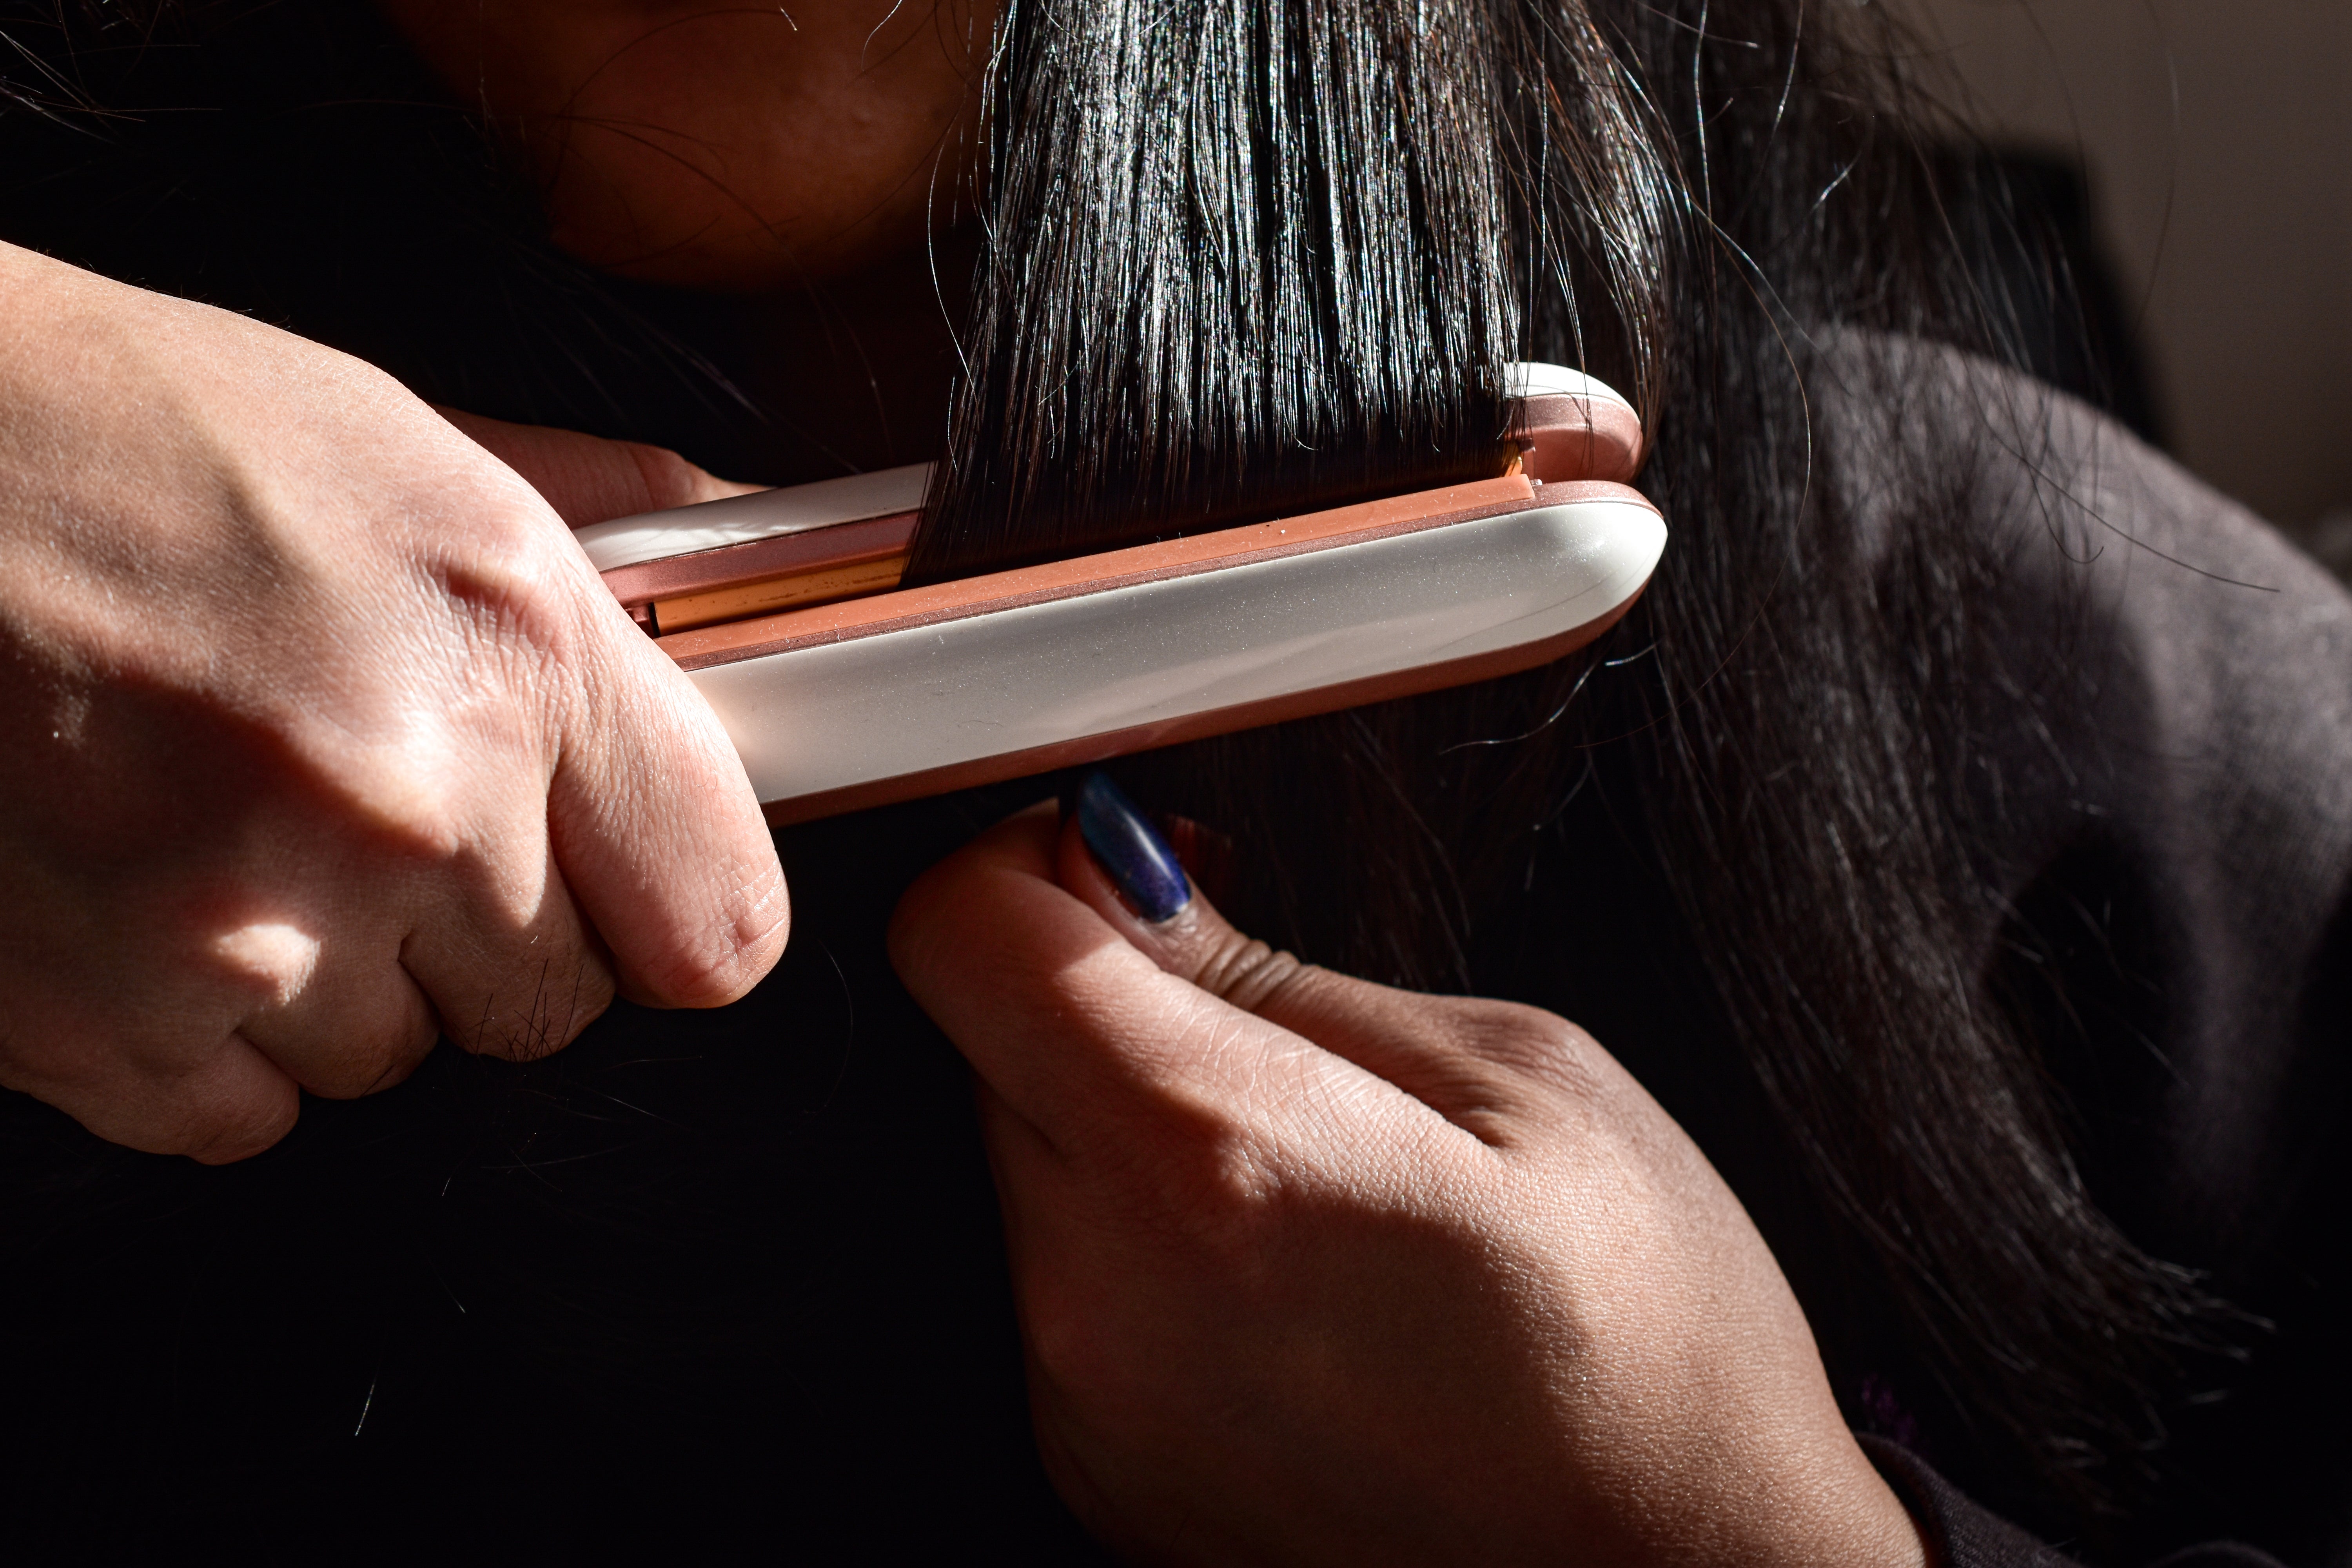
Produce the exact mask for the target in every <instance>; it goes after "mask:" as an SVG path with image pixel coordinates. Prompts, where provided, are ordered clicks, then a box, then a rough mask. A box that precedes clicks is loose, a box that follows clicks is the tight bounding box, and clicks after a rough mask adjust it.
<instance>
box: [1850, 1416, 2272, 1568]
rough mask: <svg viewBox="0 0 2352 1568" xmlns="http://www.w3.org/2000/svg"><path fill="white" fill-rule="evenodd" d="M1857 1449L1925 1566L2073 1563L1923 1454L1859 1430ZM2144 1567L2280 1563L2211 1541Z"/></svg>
mask: <svg viewBox="0 0 2352 1568" xmlns="http://www.w3.org/2000/svg"><path fill="white" fill-rule="evenodd" d="M1861 1441H1862V1448H1863V1452H1864V1453H1865V1454H1868V1455H1869V1456H1870V1462H1871V1463H1872V1464H1874V1465H1876V1466H1877V1467H1878V1473H1879V1474H1880V1475H1882V1476H1884V1477H1885V1478H1886V1484H1887V1485H1889V1486H1891V1487H1893V1488H1894V1489H1895V1495H1896V1496H1897V1497H1899V1498H1901V1499H1902V1500H1903V1506H1904V1507H1906V1508H1907V1509H1909V1510H1911V1518H1912V1521H1913V1522H1915V1523H1916V1524H1917V1525H1918V1527H1919V1538H1920V1540H1921V1541H1922V1542H1924V1543H1925V1544H1926V1546H1927V1562H1928V1563H1929V1565H1930V1568H2074V1558H2072V1557H2069V1556H2067V1555H2066V1554H2065V1553H2063V1552H2059V1551H2057V1550H2055V1549H2053V1548H2052V1547H2049V1546H2045V1545H2043V1544H2042V1542H2039V1541H2036V1540H2034V1539H2033V1537H2032V1536H2030V1535H2028V1534H2026V1533H2025V1531H2021V1530H2020V1529H2018V1528H2017V1526H2015V1525H2013V1524H2011V1523H2010V1522H2009V1521H2007V1520H2005V1519H2000V1518H1997V1517H1995V1516H1994V1515H1992V1514H1990V1513H1988V1512H1987V1511H1985V1510H1983V1509H1981V1508H1979V1507H1978V1506H1977V1505H1976V1504H1975V1503H1973V1502H1970V1501H1969V1500H1968V1499H1967V1498H1966V1497H1964V1496H1962V1495H1961V1494H1960V1492H1959V1490H1958V1489H1957V1488H1955V1487H1954V1486H1953V1485H1952V1484H1951V1483H1950V1482H1949V1481H1947V1480H1946V1479H1944V1478H1943V1477H1941V1476H1939V1475H1937V1473H1936V1472H1935V1470H1934V1469H1933V1468H1931V1467H1930V1466H1929V1465H1928V1464H1927V1461H1926V1460H1925V1459H1922V1458H1919V1456H1918V1455H1916V1454H1914V1453H1913V1452H1911V1451H1910V1450H1909V1449H1908V1448H1905V1447H1901V1446H1899V1445H1897V1444H1895V1443H1890V1442H1888V1441H1887V1440H1886V1439H1885V1438H1884V1437H1876V1436H1870V1435H1868V1434H1863V1435H1862V1437H1861ZM2150 1568H2280V1563H2279V1562H2278V1559H2276V1558H2274V1557H2273V1556H2271V1555H2270V1554H2269V1553H2268V1552H2258V1551H2256V1550H2255V1549H2254V1548H2252V1547H2251V1546H2240V1545H2238V1544H2236V1543H2234V1542H2225V1541H2223V1542H2209V1543H2207V1544H2204V1545H2200V1546H2191V1547H2188V1548H2185V1549H2184V1550H2182V1551H2179V1552H2172V1553H2171V1554H2169V1555H2168V1556H2167V1557H2165V1558H2164V1559H2163V1561H2162V1562H2160V1563H2154V1564H2151V1565H2150Z"/></svg>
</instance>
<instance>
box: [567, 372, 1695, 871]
mask: <svg viewBox="0 0 2352 1568" xmlns="http://www.w3.org/2000/svg"><path fill="white" fill-rule="evenodd" d="M1508 391H1509V393H1510V395H1511V398H1512V407H1513V421H1512V426H1511V437H1510V438H1511V441H1512V443H1513V444H1514V445H1515V446H1516V447H1517V456H1516V457H1514V458H1512V459H1511V461H1510V463H1509V466H1508V468H1507V470H1506V471H1505V472H1504V473H1502V474H1499V475H1497V476H1496V477H1495V478H1493V479H1479V480H1475V481H1471V482H1468V483H1465V484H1457V485H1451V486H1447V487H1444V488H1443V489H1432V490H1422V491H1418V492H1415V493H1413V494H1410V495H1401V496H1395V497H1391V498H1389V499H1386V500H1373V501H1366V502H1362V503H1360V504H1358V505H1355V506H1346V507H1339V508H1337V509H1335V510H1329V511H1319V512H1313V513H1309V514H1307V515H1305V516H1301V517H1290V518H1278V519H1276V520H1275V521H1270V522H1258V523H1250V524H1247V525H1244V526H1242V527H1238V528H1227V529H1221V530H1218V531H1213V532H1209V533H1201V534H1195V535H1191V536H1187V537H1181V538H1177V539H1171V540H1164V541H1161V542H1156V543H1152V544H1139V545H1135V546H1132V547H1130V548H1128V549H1125V550H1112V551H1106V552H1101V553H1098V554H1094V555H1086V556H1080V557H1076V558H1075V559H1072V560H1068V561H1057V562H1052V563H1047V564H1045V565H1041V566H1024V567H1019V568H1016V569H1014V570H1013V571H1009V572H993V573H989V574H984V575H982V576H977V577H967V578H963V579H961V580H959V581H956V582H952V583H939V584H930V585H929V586H926V587H919V588H904V589H902V588H899V587H898V578H899V574H900V573H901V571H902V570H903V568H904V566H905V563H906V558H907V551H908V545H909V544H910V543H911V542H912V540H913V538H914V531H915V523H916V521H917V519H918V517H919V513H920V510H921V507H922V499H923V492H924V489H925V487H926V486H927V485H928V484H929V479H930V465H929V464H916V465H913V466H911V467H908V468H889V469H885V470H882V471H879V472H876V473H870V474H858V475H853V476H851V477H849V478H847V479H826V480H823V481H821V482H819V483H816V484H808V485H793V486H788V487H786V488H784V489H773V490H763V491H761V492H760V493H759V494H756V495H747V496H736V497H732V498H730V499H729V500H716V501H705V502H703V503H702V504H700V505H698V506H688V507H679V508H677V509H675V510H668V511H657V512H646V513H644V514H641V515H639V516H635V517H625V518H617V519H614V521H610V522H600V523H594V524H592V525H590V526H588V527H586V528H583V529H580V530H579V531H577V533H576V535H575V537H577V538H578V539H579V541H580V542H581V544H582V546H583V548H584V549H585V550H586V552H587V553H588V558H589V560H590V562H591V563H593V564H594V565H595V567H596V568H597V570H598V571H599V572H601V573H602V574H604V582H605V584H606V585H607V586H609V587H610V588H611V589H612V591H613V593H614V596H615V597H617V598H618V599H619V600H620V602H621V604H622V605H624V606H625V608H627V610H628V611H629V613H630V615H631V616H634V617H635V619H636V621H637V622H638V624H639V625H640V626H644V627H645V629H646V632H647V633H648V634H650V635H651V636H653V637H655V639H656V642H657V643H658V644H659V646H660V647H661V648H662V649H663V651H664V652H666V653H667V654H668V655H669V656H670V657H671V658H674V659H675V660H677V664H678V667H679V668H682V669H684V670H685V671H687V673H688V675H689V676H690V677H691V678H692V679H693V681H694V683H695V685H696V686H697V687H698V689H700V690H701V692H702V694H703V696H704V697H705V698H706V699H707V700H709V703H710V706H711V708H712V709H713V710H715V711H716V712H717V713H718V715H719V721H720V722H721V723H723V724H724V725H725V726H726V728H727V732H728V734H729V735H730V737H731V738H732V739H733V741H734V742H735V748H736V750H737V752H740V754H741V756H742V759H743V766H744V769H745V771H746V772H747V773H749V774H750V775H751V784H752V788H753V789H754V790H755V791H756V792H757V793H758V795H759V798H760V801H761V804H762V805H763V806H764V807H765V808H766V811H767V815H768V817H769V820H770V821H772V822H774V823H778V824H783V823H791V822H803V821H807V820H809V819H811V818H814V817H820V816H831V815H833V814H834V813H836V812H844V811H853V810H856V809H859V808H861V807H865V806H869V805H885V804H887V803H889V802H892V801H898V800H908V799H912V798H915V797H917V796H919V795H935V794H940V793H943V792H945V791H948V790H953V789H961V788H964V787H966V786H969V785H971V784H992V783H994V782H997V781H999V780H1002V779H1008V778H1018V777H1021V776H1023V775H1024V774H1028V773H1042V772H1045V771H1046V770H1049V769H1053V768H1058V767H1067V766H1074V765H1076V764H1080V763H1093V762H1100V761H1103V760H1104V759H1106V758H1109V757H1115V756H1120V755H1124V754H1126V753H1128V752H1139V751H1146V750H1149V749H1150V748H1152V747H1155V746H1165V745H1171V744H1174V743H1175V742H1180V741H1192V740H1198V739H1201V738H1202V737H1203V736H1208V735H1217V734H1223V733H1226V732H1227V731H1234V730H1243V729H1248V728H1251V727H1253V726H1255V725H1260V724H1271V723H1276V722H1278V721H1282V720H1285V719H1297V718H1303V717H1305V716H1307V715H1308V714H1313V713H1325V712H1330V711H1332V710H1337V709H1341V708H1349V707H1354V706H1356V705H1358V704H1360V703H1365V702H1375V701H1380V700H1383V699H1387V698H1391V697H1403V696H1410V695H1412V694H1415V693H1418V692H1423V691H1433V690H1437V689H1442V688H1444V687H1449V686H1460V685H1465V684H1467V683H1469V682H1471V681H1476V680H1486V679H1493V678H1495V677H1496V676H1502V675H1509V674H1513V673H1515V672H1517V671H1519V670H1523V669H1528V668H1534V667H1535V666H1537V665H1539V664H1545V663H1549V661H1551V660H1553V659H1556V658H1560V657H1562V656H1563V655H1566V654H1569V653H1572V652H1574V651H1575V650H1576V649H1578V648H1580V647H1584V646H1585V645H1586V644H1587V643H1590V642H1591V640H1592V639H1593V638H1595V637H1599V636H1600V635H1601V633H1602V632H1604V631H1606V630H1607V629H1608V628H1609V627H1610V626H1612V625H1614V624H1615V623H1616V621H1617V619H1618V617H1619V616H1622V615H1623V614H1624V613H1625V611H1626V610H1627V609H1628V608H1630V607H1631V606H1632V605H1633V601H1634V599H1636V598H1637V597H1639V596H1640V595H1641V592H1642V589H1643V586H1644V585H1645V584H1647V583H1648V582H1649V579H1650V574H1651V572H1652V571H1653V570H1654V569H1655V567H1656V565H1657V563H1658V559H1659V557H1660V555H1661V554H1662V553H1663V552H1664V549H1665V542H1666V529H1665V521H1664V519H1663V518H1662V517H1661V516H1660V515H1659V512H1658V510H1657V508H1656V507H1654V506H1653V505H1652V504H1651V503H1650V501H1649V500H1647V499H1646V498H1645V497H1643V495H1642V494H1641V493H1640V492H1639V491H1638V490H1635V489H1633V488H1632V486H1631V485H1630V483H1628V481H1630V480H1631V479H1633V476H1634V475H1635V473H1636V472H1638V471H1639V469H1640V467H1641V460H1642V457H1643V443H1642V426H1641V421H1640V419H1639V417H1638V416H1636V415H1635V414H1634V411H1633V406H1632V405H1630V404H1628V403H1627V402H1626V401H1625V400H1624V399H1623V398H1622V397H1620V396H1619V395H1617V394H1616V393H1614V392H1612V391H1611V390H1610V389H1609V388H1608V387H1607V386H1605V385H1603V384H1601V383H1600V382H1598V381H1595V380H1593V379H1592V378H1591V377H1590V376H1587V375H1584V374H1581V373H1580V372H1577V371H1573V370H1569V369H1566V368H1564V367H1562V366H1559V365H1549V364H1517V365H1513V366H1512V367H1511V370H1510V384H1509V387H1508Z"/></svg>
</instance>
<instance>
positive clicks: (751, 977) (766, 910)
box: [618, 850, 793, 1008]
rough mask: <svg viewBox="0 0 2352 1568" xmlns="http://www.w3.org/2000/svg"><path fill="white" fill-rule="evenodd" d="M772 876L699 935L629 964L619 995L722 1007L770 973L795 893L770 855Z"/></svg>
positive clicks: (643, 1001)
mask: <svg viewBox="0 0 2352 1568" xmlns="http://www.w3.org/2000/svg"><path fill="white" fill-rule="evenodd" d="M769 865H770V874H769V875H766V876H763V877H761V878H759V879H756V880H755V881H754V882H753V883H752V884H751V885H750V886H748V887H745V888H743V889H739V891H738V892H737V893H736V894H735V895H734V896H732V897H731V898H730V899H729V900H727V901H726V907H725V908H724V909H722V910H721V911H720V912H719V916H718V917H717V919H715V920H714V921H711V922H710V924H709V927H708V928H707V929H706V930H705V931H704V932H702V933H701V934H700V935H699V936H697V937H689V938H688V939H687V940H686V941H685V942H680V943H678V944H677V948H676V949H675V951H673V952H669V953H668V954H667V955H664V956H662V957H658V958H656V959H653V960H651V961H639V962H637V963H631V964H629V965H627V966H626V967H625V969H624V970H623V972H622V973H621V974H620V976H619V977H618V980H619V990H620V994H622V995H624V996H625V997H627V998H628V999H629V1000H630V1001H632V1002H635V1003H637V1004H639V1005H642V1006H648V1007H679V1008H700V1007H724V1006H726V1005H728V1004H730V1003H731V1002H740V1001H741V1000H742V999H743V997H745V996H746V995H748V994H751V989H752V988H753V987H754V986H756V985H758V984H760V982H761V981H762V980H764V979H766V978H767V977H768V973H769V971H771V970H772V969H774V968H775V966H776V963H777V961H778V960H779V959H781V958H782V957H783V955H784V948H785V946H786V945H787V944H788V943H789V942H790V941H791V939H792V929H793V911H792V893H791V889H789V888H788V887H787V886H786V885H785V881H784V874H783V868H782V866H781V865H778V864H776V862H775V859H774V855H773V852H772V850H771V852H770V855H769Z"/></svg>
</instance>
